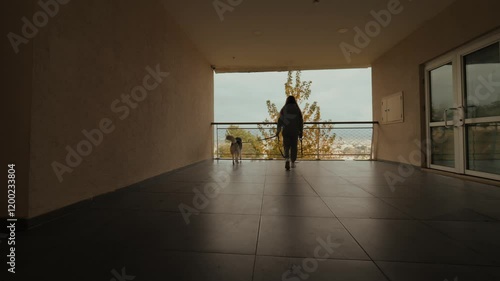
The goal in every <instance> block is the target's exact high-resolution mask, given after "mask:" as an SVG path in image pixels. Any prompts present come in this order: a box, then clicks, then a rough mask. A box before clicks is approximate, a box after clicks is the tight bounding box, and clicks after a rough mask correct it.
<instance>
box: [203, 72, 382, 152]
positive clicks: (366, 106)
mask: <svg viewBox="0 0 500 281" xmlns="http://www.w3.org/2000/svg"><path fill="white" fill-rule="evenodd" d="M214 81H215V91H214V95H215V102H214V107H215V122H214V123H213V128H214V156H213V157H214V159H231V153H230V148H229V147H230V143H229V142H228V141H226V136H227V135H233V136H234V137H240V138H241V139H242V141H243V143H244V149H243V150H242V158H244V159H266V160H272V159H282V158H283V152H282V151H281V146H282V145H283V142H282V138H281V139H280V138H279V137H276V128H277V125H276V122H277V120H278V118H279V112H280V109H281V108H282V107H283V105H284V103H285V99H286V97H287V96H289V95H293V96H294V97H295V98H296V100H297V103H298V105H299V108H300V109H301V111H302V115H303V120H304V128H303V139H302V141H301V142H299V148H298V161H301V160H303V161H306V160H372V159H373V149H372V146H373V141H374V140H373V137H374V136H373V130H374V126H376V122H373V117H372V84H371V68H360V69H339V70H307V71H284V72H260V73H224V74H216V75H215V78H214Z"/></svg>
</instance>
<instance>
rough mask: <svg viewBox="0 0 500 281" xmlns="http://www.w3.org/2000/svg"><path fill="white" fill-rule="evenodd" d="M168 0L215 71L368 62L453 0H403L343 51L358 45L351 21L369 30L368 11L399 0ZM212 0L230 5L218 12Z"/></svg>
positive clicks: (331, 66) (363, 64)
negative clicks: (384, 21)
mask: <svg viewBox="0 0 500 281" xmlns="http://www.w3.org/2000/svg"><path fill="white" fill-rule="evenodd" d="M163 1H164V6H165V9H166V10H167V12H168V13H169V14H170V15H172V17H173V18H174V20H175V21H176V22H177V23H178V24H179V25H180V27H181V28H182V29H183V30H184V32H185V33H186V34H187V35H188V37H189V38H190V39H191V40H192V41H193V42H194V44H195V45H196V46H197V47H198V49H199V50H200V51H201V52H202V53H203V54H204V55H205V56H206V58H207V59H208V60H209V62H210V64H212V65H213V66H214V67H215V70H216V72H218V73H222V72H254V71H281V70H292V69H302V70H306V69H336V68H360V67H369V66H370V65H371V63H372V62H373V61H374V60H376V59H377V58H378V57H380V56H381V55H382V54H384V53H385V52H387V51H388V50H390V49H391V48H392V47H393V46H395V45H396V44H397V43H398V42H400V41H401V40H403V39H404V38H405V37H407V36H409V35H410V34H411V33H412V32H413V31H415V30H416V29H417V28H418V27H420V26H421V25H422V24H423V23H424V22H426V21H427V20H429V19H431V18H433V17H435V16H436V15H437V14H438V13H439V12H441V11H443V10H444V9H445V8H446V7H448V6H449V5H450V4H451V3H453V2H454V0H418V1H412V0H400V2H401V3H400V5H401V7H400V9H402V11H401V12H400V13H399V14H395V15H392V19H391V21H390V23H389V24H388V25H387V26H386V27H381V28H380V32H379V33H378V35H373V37H372V38H371V39H370V42H369V44H367V46H366V47H362V48H358V49H359V53H353V54H351V56H350V58H349V59H346V56H344V54H343V52H342V50H341V48H340V44H341V43H342V42H344V43H347V44H350V45H351V46H354V47H356V45H355V44H354V37H355V35H356V32H355V31H354V28H355V27H359V28H361V29H362V30H365V26H366V25H367V23H369V22H371V21H373V20H374V17H373V15H372V14H371V13H370V12H371V11H375V12H378V11H381V10H388V4H389V3H393V2H397V0H349V1H347V0H320V1H319V3H316V4H315V3H313V2H314V1H313V0H189V1H180V0H163ZM214 3H218V5H219V7H221V8H220V9H221V11H222V9H223V7H222V6H223V5H224V4H225V5H226V7H230V9H232V10H227V11H225V12H220V13H218V12H217V11H216V9H215V7H214ZM221 3H222V4H221ZM230 3H233V5H234V6H231V5H230ZM238 4H239V5H238ZM219 14H220V15H222V19H223V20H221V17H220V16H219ZM341 29H344V31H345V32H344V33H341V32H339V30H341ZM374 30H375V29H374ZM358 46H360V45H358ZM349 60H350V61H349Z"/></svg>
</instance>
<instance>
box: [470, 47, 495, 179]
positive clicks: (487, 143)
mask: <svg viewBox="0 0 500 281" xmlns="http://www.w3.org/2000/svg"><path fill="white" fill-rule="evenodd" d="M463 77H464V91H463V92H464V100H465V106H466V119H465V124H466V125H465V128H466V129H465V137H466V161H467V163H466V170H467V171H466V173H467V174H472V175H478V176H487V175H484V173H486V174H493V175H500V44H499V43H498V42H496V43H494V44H492V45H489V46H487V47H484V48H482V49H479V50H477V51H474V52H472V53H470V54H468V55H465V56H463ZM490 177H491V176H490Z"/></svg>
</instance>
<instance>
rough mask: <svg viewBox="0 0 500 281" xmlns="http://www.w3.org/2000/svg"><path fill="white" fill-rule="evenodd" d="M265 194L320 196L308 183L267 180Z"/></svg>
mask: <svg viewBox="0 0 500 281" xmlns="http://www.w3.org/2000/svg"><path fill="white" fill-rule="evenodd" d="M264 195H300V196H318V194H317V193H316V192H315V191H314V190H313V189H312V188H311V187H310V186H309V185H308V184H304V183H267V182H266V184H265V187H264Z"/></svg>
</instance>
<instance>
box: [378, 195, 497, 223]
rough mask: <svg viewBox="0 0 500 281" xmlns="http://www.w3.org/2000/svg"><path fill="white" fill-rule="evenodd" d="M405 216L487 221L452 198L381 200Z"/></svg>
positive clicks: (484, 217) (485, 217) (424, 218)
mask: <svg viewBox="0 0 500 281" xmlns="http://www.w3.org/2000/svg"><path fill="white" fill-rule="evenodd" d="M383 200H384V201H385V202H387V203H389V204H390V205H392V206H394V207H396V208H397V209H399V210H401V211H403V212H405V213H406V214H408V215H410V216H412V217H414V218H417V219H423V220H455V221H487V220H491V217H488V216H485V215H483V214H481V213H479V212H477V211H475V210H474V209H473V208H471V207H469V206H467V205H468V204H471V203H467V202H466V201H463V200H456V199H453V198H383Z"/></svg>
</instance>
